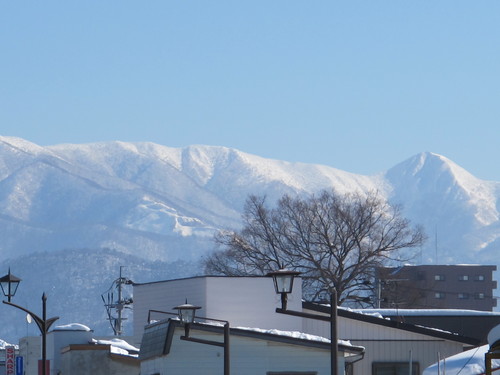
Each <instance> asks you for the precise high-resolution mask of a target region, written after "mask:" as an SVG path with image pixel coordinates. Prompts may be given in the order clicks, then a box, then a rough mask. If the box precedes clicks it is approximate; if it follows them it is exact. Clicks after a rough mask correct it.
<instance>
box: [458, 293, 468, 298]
mask: <svg viewBox="0 0 500 375" xmlns="http://www.w3.org/2000/svg"><path fill="white" fill-rule="evenodd" d="M458 298H459V299H468V298H469V293H458Z"/></svg>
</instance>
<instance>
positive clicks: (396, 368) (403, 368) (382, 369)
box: [372, 362, 420, 375]
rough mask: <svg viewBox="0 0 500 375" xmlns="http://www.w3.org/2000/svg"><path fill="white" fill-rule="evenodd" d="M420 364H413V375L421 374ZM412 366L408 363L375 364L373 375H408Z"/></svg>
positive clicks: (373, 365)
mask: <svg viewBox="0 0 500 375" xmlns="http://www.w3.org/2000/svg"><path fill="white" fill-rule="evenodd" d="M418 367H419V366H418V363H412V366H411V368H412V374H419V373H420V372H419V368H418ZM409 372H410V365H409V363H408V362H374V363H373V364H372V374H373V375H408V374H409Z"/></svg>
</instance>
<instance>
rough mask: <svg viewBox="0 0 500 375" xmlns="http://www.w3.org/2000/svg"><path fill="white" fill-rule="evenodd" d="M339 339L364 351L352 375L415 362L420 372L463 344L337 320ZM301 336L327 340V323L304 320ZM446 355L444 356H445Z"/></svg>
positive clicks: (388, 328)
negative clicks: (374, 366) (378, 365)
mask: <svg viewBox="0 0 500 375" xmlns="http://www.w3.org/2000/svg"><path fill="white" fill-rule="evenodd" d="M337 321H338V338H339V340H349V341H350V342H351V344H353V345H356V346H363V347H364V348H365V356H364V359H363V360H362V361H360V362H357V363H355V364H354V373H355V374H371V372H372V363H373V362H406V361H409V360H410V351H411V358H412V360H413V362H418V363H419V366H420V371H421V372H422V371H423V370H424V369H425V368H426V367H428V366H429V365H431V364H433V363H435V362H436V358H437V355H438V353H440V354H441V357H447V356H450V355H453V354H457V353H460V352H462V351H463V347H464V345H463V344H462V343H459V342H456V341H450V340H444V339H441V338H436V337H433V336H427V335H423V334H419V333H414V332H409V331H405V330H401V329H396V328H391V327H385V326H381V325H377V324H372V323H368V322H362V321H358V320H353V319H347V318H343V317H338V320H337ZM303 324H304V325H303V330H304V332H308V333H311V334H315V335H319V336H323V337H330V324H329V323H328V322H323V321H317V320H310V319H304V322H303ZM445 353H446V354H445Z"/></svg>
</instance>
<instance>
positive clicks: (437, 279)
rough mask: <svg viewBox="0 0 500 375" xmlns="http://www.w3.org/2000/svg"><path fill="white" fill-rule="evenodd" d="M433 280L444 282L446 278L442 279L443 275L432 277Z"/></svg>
mask: <svg viewBox="0 0 500 375" xmlns="http://www.w3.org/2000/svg"><path fill="white" fill-rule="evenodd" d="M434 280H436V281H444V280H446V278H445V277H444V275H434Z"/></svg>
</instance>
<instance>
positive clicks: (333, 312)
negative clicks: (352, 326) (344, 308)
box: [330, 288, 339, 375]
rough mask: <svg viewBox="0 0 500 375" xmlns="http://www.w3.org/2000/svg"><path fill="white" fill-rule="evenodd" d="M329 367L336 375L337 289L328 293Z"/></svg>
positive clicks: (337, 350) (337, 349)
mask: <svg viewBox="0 0 500 375" xmlns="http://www.w3.org/2000/svg"><path fill="white" fill-rule="evenodd" d="M330 353H331V354H330V368H331V374H332V375H337V371H338V354H339V347H338V330H337V289H336V288H333V290H332V292H331V293H330Z"/></svg>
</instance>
